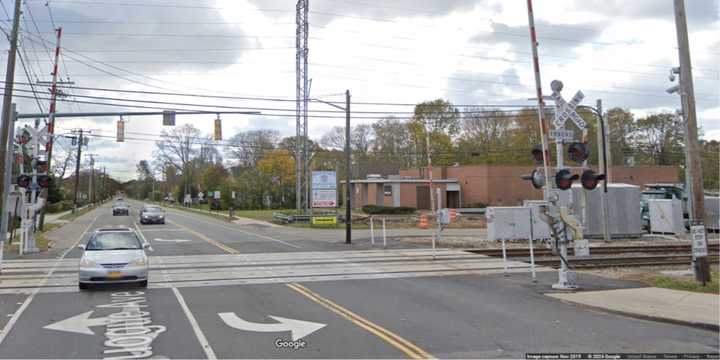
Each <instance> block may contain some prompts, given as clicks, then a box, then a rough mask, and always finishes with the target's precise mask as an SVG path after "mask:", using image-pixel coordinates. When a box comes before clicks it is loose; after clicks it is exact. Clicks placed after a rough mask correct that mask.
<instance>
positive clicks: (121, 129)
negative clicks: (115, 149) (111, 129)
mask: <svg viewBox="0 0 720 360" xmlns="http://www.w3.org/2000/svg"><path fill="white" fill-rule="evenodd" d="M124 141H125V122H124V121H122V120H118V122H117V133H116V134H115V142H124Z"/></svg>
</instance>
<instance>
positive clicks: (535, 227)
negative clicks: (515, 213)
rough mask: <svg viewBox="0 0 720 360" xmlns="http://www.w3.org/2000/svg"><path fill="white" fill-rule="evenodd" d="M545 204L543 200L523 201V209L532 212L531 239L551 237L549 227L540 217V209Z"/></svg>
mask: <svg viewBox="0 0 720 360" xmlns="http://www.w3.org/2000/svg"><path fill="white" fill-rule="evenodd" d="M547 204H548V202H547V201H545V200H525V201H523V207H526V208H530V210H532V235H533V239H550V238H551V237H552V234H551V233H550V225H548V223H546V222H544V221H543V220H542V218H541V217H540V207H541V206H543V205H547Z"/></svg>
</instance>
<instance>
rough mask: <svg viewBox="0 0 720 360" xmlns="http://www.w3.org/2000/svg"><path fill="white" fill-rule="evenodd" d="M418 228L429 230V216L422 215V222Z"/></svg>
mask: <svg viewBox="0 0 720 360" xmlns="http://www.w3.org/2000/svg"><path fill="white" fill-rule="evenodd" d="M418 227H419V228H420V229H427V228H428V219H427V215H420V222H419V223H418Z"/></svg>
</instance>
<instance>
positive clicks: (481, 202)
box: [351, 165, 680, 209]
mask: <svg viewBox="0 0 720 360" xmlns="http://www.w3.org/2000/svg"><path fill="white" fill-rule="evenodd" d="M533 169H534V167H531V166H514V165H468V166H442V167H434V168H433V188H434V189H439V192H440V201H441V206H442V207H449V208H460V207H481V206H486V205H491V206H514V205H521V204H522V202H523V200H539V199H542V191H541V190H537V189H535V188H533V187H532V185H530V183H529V182H528V181H526V180H522V179H521V178H520V177H521V176H522V175H527V174H529V173H530V172H531V171H532V170H533ZM425 172H426V171H425V169H406V170H401V171H400V173H399V174H397V175H389V176H387V177H384V178H383V177H381V176H379V175H368V176H367V177H366V178H365V179H356V180H352V181H351V184H352V194H353V195H354V206H356V207H361V206H364V205H369V204H372V205H385V206H409V207H414V208H418V209H429V208H430V192H429V188H428V186H429V184H428V179H427V176H426V174H425ZM611 174H612V181H613V182H616V183H625V184H633V185H638V186H642V185H643V184H648V183H658V182H663V183H665V182H667V183H677V182H680V179H679V171H678V168H677V167H675V166H632V167H626V166H613V167H612V169H611ZM436 191H437V190H436ZM436 196H437V195H436ZM436 199H437V197H436Z"/></svg>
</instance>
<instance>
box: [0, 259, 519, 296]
mask: <svg viewBox="0 0 720 360" xmlns="http://www.w3.org/2000/svg"><path fill="white" fill-rule="evenodd" d="M46 266H47V262H46V261H44V260H10V261H7V262H6V267H5V269H4V271H3V274H2V275H1V276H0V294H3V293H23V292H29V291H32V290H33V289H36V288H39V290H40V291H43V292H64V291H76V287H77V266H78V260H77V259H64V260H62V261H61V262H60V263H59V264H58V267H57V269H56V271H55V272H54V273H53V274H52V275H51V276H50V277H47V274H46V269H47V267H46ZM508 267H509V268H510V270H511V271H513V272H527V271H528V267H529V265H528V264H526V263H523V262H515V261H510V262H508ZM503 268H504V265H503V262H502V260H501V259H497V258H492V257H487V256H484V255H477V254H472V253H468V252H464V251H460V250H451V249H445V250H438V251H437V255H436V260H433V259H432V252H431V251H430V250H424V249H406V250H368V251H329V252H300V253H298V252H294V253H260V254H223V255H186V256H151V257H150V286H151V287H159V288H162V287H169V286H170V285H172V286H175V287H191V286H214V285H236V284H264V283H289V282H296V281H329V280H347V279H385V278H398V277H418V276H444V275H454V274H482V273H497V272H502V271H503ZM43 282H44V283H43Z"/></svg>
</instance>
